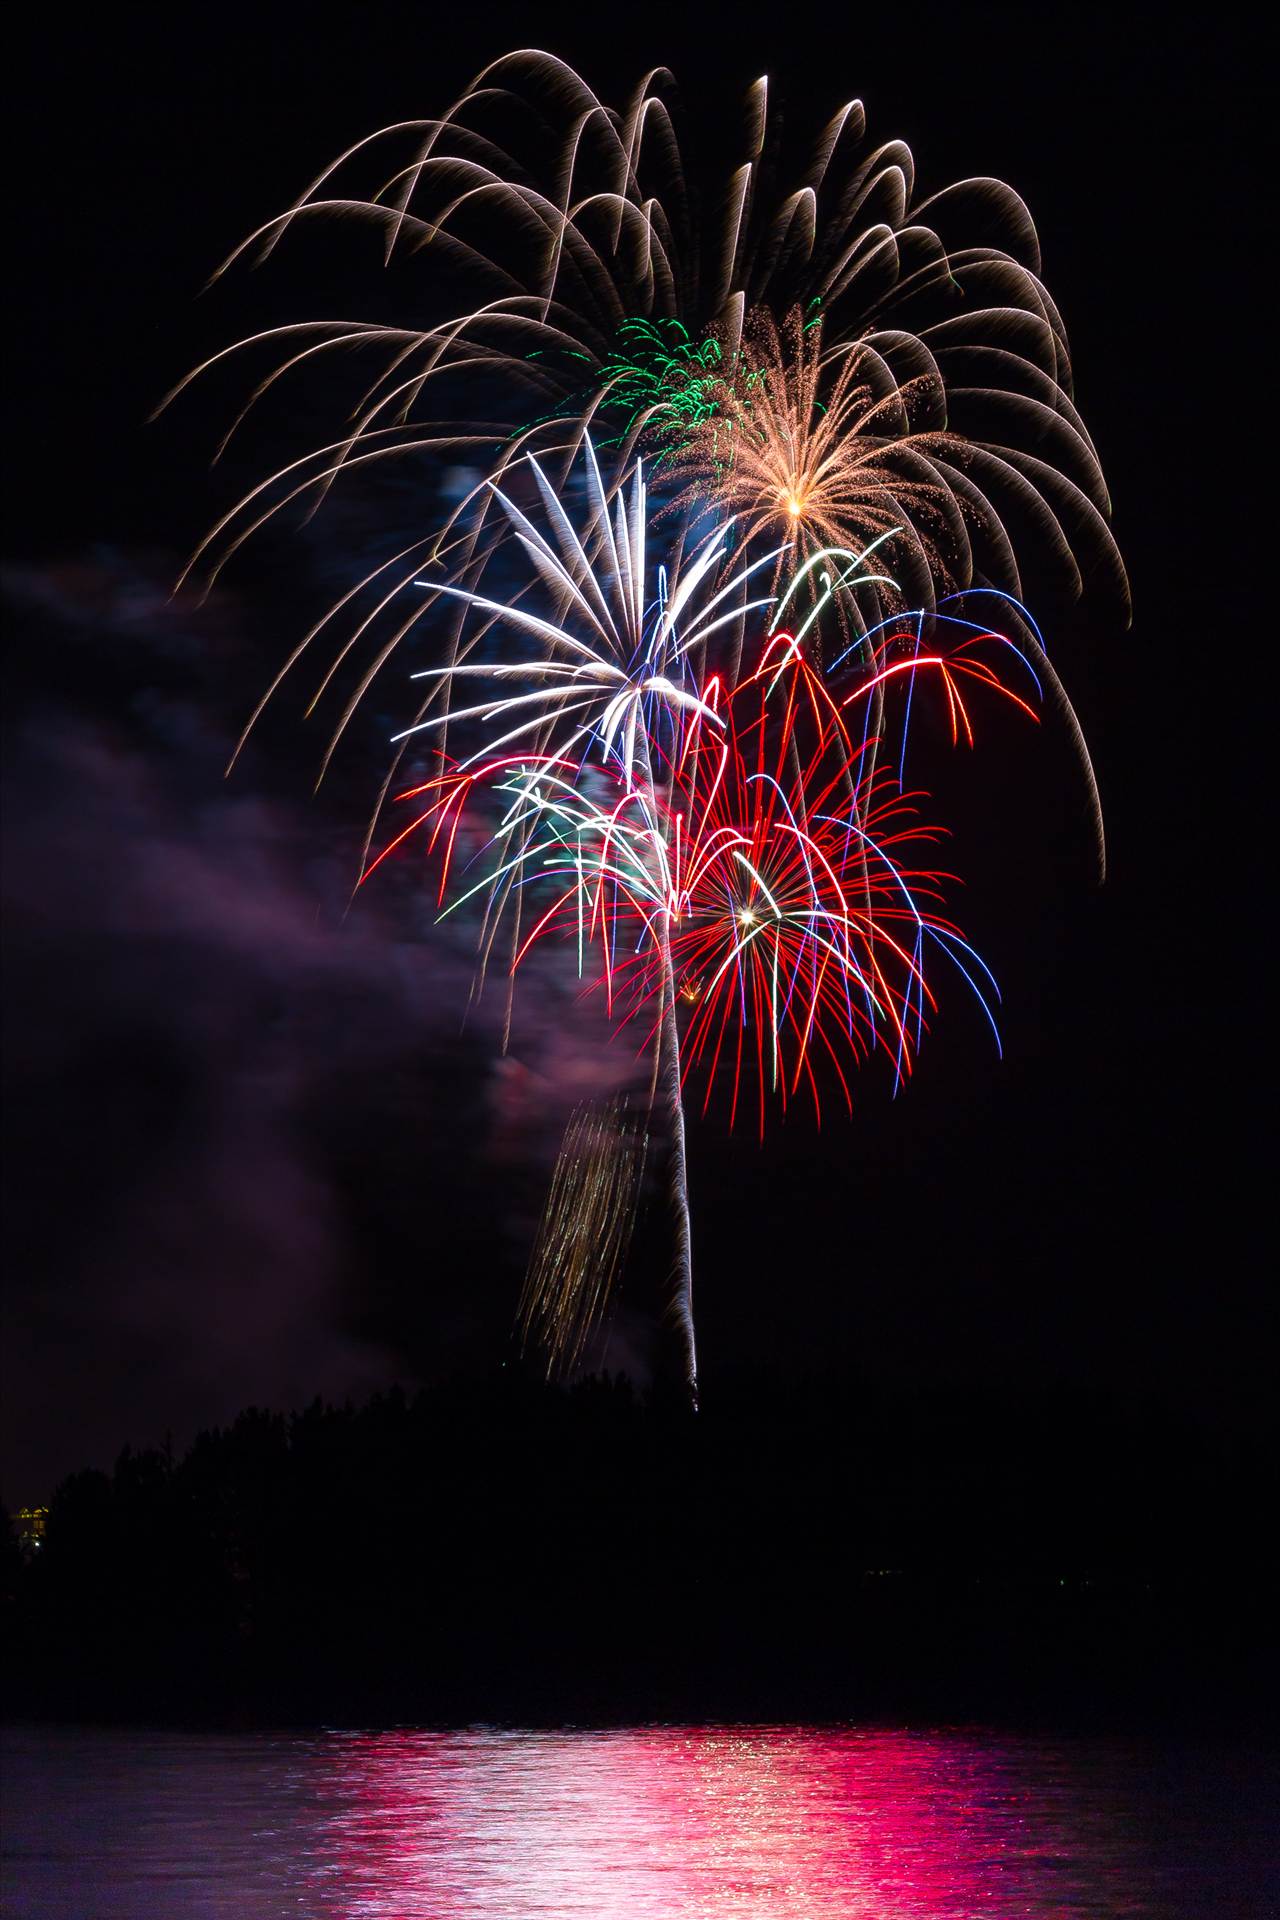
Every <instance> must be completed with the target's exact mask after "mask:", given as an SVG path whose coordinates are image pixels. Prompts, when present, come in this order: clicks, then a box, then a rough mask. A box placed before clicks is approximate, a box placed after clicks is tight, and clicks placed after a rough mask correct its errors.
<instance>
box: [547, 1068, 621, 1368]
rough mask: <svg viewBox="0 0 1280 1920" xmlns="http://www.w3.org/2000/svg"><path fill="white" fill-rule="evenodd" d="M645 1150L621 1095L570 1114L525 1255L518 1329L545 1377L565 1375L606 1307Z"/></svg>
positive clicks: (573, 1364) (613, 1283)
mask: <svg viewBox="0 0 1280 1920" xmlns="http://www.w3.org/2000/svg"><path fill="white" fill-rule="evenodd" d="M646 1150H647V1141H646V1133H645V1128H644V1124H643V1121H639V1122H637V1120H636V1118H635V1116H634V1115H633V1114H631V1113H630V1112H629V1111H628V1107H627V1102H626V1099H625V1096H621V1095H619V1096H616V1097H615V1098H614V1099H612V1100H610V1101H607V1102H605V1103H603V1104H600V1103H595V1102H591V1101H587V1102H584V1103H583V1104H582V1105H581V1106H579V1107H577V1108H576V1109H575V1110H574V1113H573V1114H572V1116H571V1118H570V1120H569V1124H568V1126H567V1128H566V1129H565V1135H564V1141H563V1144H562V1145H561V1148H560V1152H559V1156H558V1158H557V1160H556V1166H555V1172H554V1174H553V1175H552V1180H551V1191H550V1193H549V1195H548V1197H547V1203H546V1207H545V1208H544V1211H543V1215H542V1222H541V1225H540V1226H539V1229H538V1233H537V1237H536V1238H535V1240H534V1243H533V1249H532V1251H531V1253H530V1256H529V1266H528V1271H527V1274H526V1277H525V1284H524V1290H523V1292H522V1293H521V1296H520V1306H519V1311H518V1314H517V1325H518V1326H519V1328H520V1333H521V1337H522V1341H523V1343H524V1344H525V1345H526V1346H528V1345H530V1344H535V1345H537V1346H539V1347H541V1349H542V1351H543V1353H544V1355H545V1357H546V1365H547V1374H548V1377H550V1376H551V1375H552V1374H556V1373H558V1374H562V1375H567V1374H569V1373H572V1371H573V1370H574V1368H575V1367H576V1366H577V1365H578V1363H579V1361H580V1360H581V1359H582V1356H583V1353H584V1350H585V1348H586V1345H587V1341H588V1339H589V1338H590V1335H591V1332H592V1330H593V1328H594V1327H595V1326H597V1325H598V1324H599V1322H600V1320H601V1319H602V1318H603V1316H604V1314H605V1312H606V1311H607V1309H608V1306H609V1301H610V1299H611V1297H612V1294H613V1289H614V1287H615V1285H616V1283H617V1280H618V1277H619V1274H620V1273H621V1270H622V1267H623V1264H624V1262H625V1259H626V1254H627V1247H628V1244H629V1241H630V1234H631V1224H632V1221H633V1220H634V1217H635V1211H636V1206H637V1204H638V1201H639V1196H640V1182H641V1179H642V1177H643V1174H644V1165H645V1157H646Z"/></svg>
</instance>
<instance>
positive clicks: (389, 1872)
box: [320, 1728, 1149, 1920]
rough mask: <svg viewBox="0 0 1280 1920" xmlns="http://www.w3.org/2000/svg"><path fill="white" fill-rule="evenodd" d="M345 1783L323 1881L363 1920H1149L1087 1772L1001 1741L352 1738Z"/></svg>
mask: <svg viewBox="0 0 1280 1920" xmlns="http://www.w3.org/2000/svg"><path fill="white" fill-rule="evenodd" d="M330 1769H332V1771H331V1772H330ZM325 1771H326V1775H327V1778H326V1780H325V1792H326V1795H327V1796H332V1799H333V1801H336V1802H337V1803H338V1808H337V1810H335V1811H334V1812H333V1813H332V1815H331V1816H330V1819H329V1821H328V1822H327V1826H326V1837H325V1849H326V1854H327V1857H326V1858H325V1860H324V1863H323V1867H322V1869H321V1876H320V1877H321V1879H322V1880H327V1881H328V1884H329V1887H330V1888H331V1889H332V1890H333V1891H334V1893H335V1894H338V1890H339V1889H340V1890H341V1891H340V1895H339V1899H340V1906H339V1907H338V1908H337V1909H336V1910H340V1911H342V1912H344V1913H346V1914H348V1915H350V1916H352V1920H355V1917H356V1916H373V1915H377V1916H384V1915H385V1916H395V1920H446V1916H447V1917H448V1920H466V1917H467V1916H475V1915H486V1916H501V1917H502V1920H534V1917H535V1916H537V1917H538V1920H571V1917H572V1916H575V1915H582V1916H588V1915H589V1916H592V1920H774V1917H775V1916H777V1917H778V1920H781V1917H782V1916H786V1920H792V1917H793V1916H796V1917H799V1916H805V1917H806V1920H807V1917H808V1916H816V1917H817V1920H861V1917H863V1916H865V1917H866V1920H977V1916H980V1915H1010V1916H1012V1915H1014V1914H1017V1915H1023V1916H1025V1915H1033V1916H1045V1917H1046V1920H1048V1916H1053V1917H1054V1920H1062V1917H1063V1916H1066V1915H1075V1914H1080V1915H1084V1914H1099V1915H1104V1914H1105V1915H1115V1914H1117V1913H1120V1912H1124V1911H1131V1912H1142V1911H1149V1909H1146V1908H1145V1907H1143V1906H1142V1905H1141V1904H1140V1903H1137V1904H1132V1905H1129V1904H1127V1903H1126V1901H1125V1899H1124V1896H1123V1893H1122V1890H1121V1886H1120V1879H1123V1877H1124V1876H1123V1875H1120V1876H1119V1878H1118V1877H1117V1869H1118V1867H1119V1866H1120V1865H1121V1864H1122V1862H1123V1855H1124V1849H1123V1846H1122V1847H1121V1848H1120V1852H1119V1854H1117V1851H1116V1839H1117V1836H1116V1830H1115V1822H1114V1819H1113V1818H1108V1817H1107V1816H1106V1815H1105V1814H1102V1815H1100V1813H1099V1809H1098V1805H1097V1803H1096V1802H1094V1801H1093V1800H1092V1798H1091V1796H1090V1794H1089V1792H1088V1791H1087V1789H1086V1787H1085V1785H1084V1781H1083V1780H1082V1778H1081V1776H1080V1775H1079V1773H1078V1772H1077V1771H1074V1770H1072V1771H1071V1772H1070V1773H1069V1774H1068V1772H1067V1771H1065V1770H1064V1769H1062V1768H1061V1767H1060V1766H1058V1765H1055V1762H1054V1758H1053V1756H1052V1755H1051V1754H1050V1753H1048V1752H1043V1753H1042V1752H1039V1751H1038V1750H1037V1748H1036V1747H1035V1745H1034V1743H1029V1742H1017V1741H1001V1740H1000V1739H998V1738H995V1739H993V1737H992V1736H990V1735H986V1734H984V1735H982V1736H981V1737H980V1738H970V1737H968V1736H966V1735H963V1734H922V1733H898V1732H879V1731H862V1732H855V1731H835V1732H823V1731H820V1730H815V1729H806V1728H756V1729H753V1728H741V1729H687V1730H681V1729H647V1730H637V1731H629V1732H614V1733H572V1732H565V1733H499V1732H483V1731H481V1732H472V1733H461V1734H439V1733H436V1734H381V1735H371V1736H343V1737H341V1738H340V1739H337V1740H335V1742H334V1743H333V1745H332V1746H329V1747H328V1748H327V1750H326V1755H325Z"/></svg>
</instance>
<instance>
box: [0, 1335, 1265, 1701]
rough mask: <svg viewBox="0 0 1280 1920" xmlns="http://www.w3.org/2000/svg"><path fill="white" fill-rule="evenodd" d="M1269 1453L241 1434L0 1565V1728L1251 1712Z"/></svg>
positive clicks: (532, 1389) (443, 1418)
mask: <svg viewBox="0 0 1280 1920" xmlns="http://www.w3.org/2000/svg"><path fill="white" fill-rule="evenodd" d="M1274 1457H1275V1456H1274V1452H1273V1450H1272V1449H1271V1448H1270V1447H1268V1446H1267V1445H1266V1444H1265V1442H1264V1440H1263V1439H1262V1438H1261V1437H1260V1436H1256V1435H1255V1436H1254V1437H1253V1438H1252V1439H1245V1438H1240V1437H1236V1438H1234V1439H1231V1440H1227V1439H1224V1438H1222V1437H1221V1436H1219V1437H1218V1438H1217V1439H1210V1438H1208V1437H1206V1436H1205V1435H1204V1434H1202V1433H1198V1432H1197V1431H1196V1430H1195V1429H1194V1428H1193V1427H1192V1426H1189V1425H1187V1424H1186V1423H1185V1422H1180V1421H1179V1420H1177V1419H1175V1418H1173V1417H1171V1416H1169V1415H1161V1414H1160V1413H1159V1412H1158V1410H1153V1409H1151V1408H1144V1409H1136V1408H1134V1407H1131V1406H1130V1407H1116V1406H1108V1405H1105V1404H1103V1403H1100V1402H1093V1401H1089V1400H1087V1399H1083V1398H1081V1397H1079V1396H1074V1397H1072V1396H1061V1395H1052V1394H1043V1393H1041V1394H1030V1393H1028V1394H1027V1395H1026V1396H1023V1397H1014V1396H1005V1397H1003V1398H1001V1399H999V1400H993V1399H992V1398H990V1397H986V1398H984V1399H983V1400H981V1401H978V1400H969V1399H966V1398H965V1397H963V1396H956V1395H952V1396H939V1395H938V1394H936V1393H934V1394H931V1395H929V1396H924V1395H921V1396H911V1395H903V1394H899V1395H896V1396H892V1395H886V1394H884V1393H877V1392H873V1391H871V1390H870V1389H869V1388H868V1387H867V1385H866V1384H865V1383H863V1382H860V1381H858V1380H857V1379H854V1378H845V1377H838V1378H830V1377H827V1378H815V1379H812V1380H808V1381H803V1382H798V1383H795V1384H794V1385H791V1386H789V1387H787V1388H786V1389H780V1388H779V1387H778V1385H777V1383H776V1382H774V1383H768V1382H762V1381H756V1382H750V1381H737V1382H725V1383H721V1384H720V1385H719V1386H718V1387H717V1388H716V1389H715V1390H714V1391H713V1393H712V1394H711V1396H710V1397H709V1400H708V1402H707V1403H706V1404H705V1405H704V1410H703V1411H702V1412H701V1413H699V1414H697V1415H691V1414H689V1413H688V1412H687V1411H686V1410H685V1409H684V1408H683V1407H682V1406H680V1405H679V1404H678V1403H674V1402H671V1403H669V1402H667V1401H665V1400H664V1399H662V1398H661V1397H660V1396H659V1397H657V1398H655V1397H652V1396H648V1397H646V1396H641V1395H638V1394H637V1393H636V1392H634V1391H633V1389H632V1387H631V1386H630V1384H629V1383H628V1382H627V1381H626V1380H625V1379H622V1378H615V1379H611V1378H609V1377H608V1376H605V1377H604V1378H600V1379H593V1380H589V1381H586V1382H584V1383H582V1384H580V1385H578V1386H576V1387H574V1388H573V1389H571V1390H567V1391H565V1390H558V1389H555V1388H551V1387H548V1386H545V1385H543V1384H542V1383H541V1382H539V1381H536V1380H534V1379H533V1378H531V1377H530V1376H528V1375H527V1374H525V1373H523V1372H521V1371H520V1369H519V1368H518V1367H516V1366H514V1365H511V1366H508V1367H505V1368H503V1369H500V1370H499V1371H498V1372H497V1373H495V1375H494V1376H493V1377H492V1378H489V1379H486V1380H482V1381H470V1382H458V1383H455V1384H453V1385H451V1386H446V1387H441V1388H438V1389H433V1390H431V1391H424V1392H420V1393H417V1394H415V1395H413V1396H407V1395H405V1394H404V1393H402V1392H401V1391H399V1390H398V1389H397V1390H392V1391H391V1392H389V1393H385V1394H381V1395H378V1396H376V1397H375V1398H373V1399H372V1400H370V1401H369V1402H368V1404H366V1405H364V1406H360V1407H352V1406H343V1407H334V1406H328V1405H323V1404H321V1403H320V1402H319V1401H317V1402H316V1403H315V1404H313V1405H312V1406H310V1407H308V1408H307V1409H306V1410H305V1411H303V1412H301V1413H292V1414H288V1415H285V1414H281V1413H272V1412H265V1411H262V1410H260V1409H250V1410H249V1411H247V1412H246V1413H243V1414H242V1415H241V1416H240V1417H239V1418H238V1419H237V1420H236V1421H235V1422H234V1423H233V1424H232V1425H231V1426H229V1427H226V1428H224V1429H219V1430H215V1431H212V1432H207V1433H202V1434H200V1435H199V1437H198V1438H197V1439H196V1440H195V1442H194V1443H193V1444H192V1446H191V1447H190V1448H189V1450H188V1451H187V1452H186V1453H185V1454H184V1455H182V1457H181V1458H174V1457H173V1456H172V1454H171V1452H170V1451H168V1450H152V1451H144V1452H134V1451H128V1450H126V1451H125V1452H124V1453H122V1454H121V1456H120V1458H119V1460H118V1461H117V1463H116V1466H115V1469H114V1471H113V1472H112V1473H110V1474H107V1473H101V1472H97V1471H85V1472H81V1473H76V1474H73V1475H72V1476H71V1477H70V1478H69V1479H67V1480H66V1481H64V1482H63V1484H62V1485H61V1486H60V1487H59V1488H58V1489H57V1491H56V1493H55V1494H54V1496H53V1498H52V1500H51V1502H50V1512H49V1519H48V1527H47V1536H46V1539H45V1541H44V1543H43V1544H42V1545H41V1546H40V1547H39V1548H38V1549H35V1550H31V1549H28V1550H27V1551H25V1552H23V1551H21V1550H20V1549H19V1546H18V1544H17V1542H16V1540H15V1539H14V1537H13V1534H12V1530H11V1529H10V1531H9V1532H8V1534H7V1536H6V1545H5V1549H4V1553H5V1559H4V1577H3V1583H2V1584H3V1594H4V1600H3V1605H4V1614H5V1621H6V1636H5V1637H6V1640H7V1643H8V1652H7V1657H6V1659H5V1665H4V1673H5V1683H4V1684H5V1692H6V1705H7V1708H8V1710H9V1711H10V1712H16V1713H20V1714H41V1715H43V1714H54V1715H62V1716H74V1717H77V1718H101V1717H107V1718H135V1719H155V1718H177V1719H181V1720H192V1721H209V1720H213V1721H220V1722H221V1721H225V1722H232V1723H234V1722H238V1721H253V1722H263V1721H271V1722H284V1721H289V1722H299V1721H306V1722H315V1721H326V1722H330V1723H332V1722H342V1723H344V1724H353V1723H361V1722H372V1721H379V1722H385V1721H387V1720H392V1721H410V1720H415V1721H438V1722H445V1721H453V1722H456V1721H460V1720H461V1721H471V1720H513V1721H530V1722H532V1721H537V1722H560V1721H566V1720H583V1721H591V1720H596V1721H611V1720H632V1719H637V1718H639V1719H649V1718H654V1719H668V1720H685V1719H700V1718H706V1717H714V1718H731V1719H760V1718H800V1717H804V1718H819V1719H829V1718H838V1717H844V1716H847V1715H891V1716H897V1715H903V1716H906V1715H926V1716H929V1717H934V1718H953V1719H954V1718H963V1717H978V1716H992V1715H999V1716H1001V1717H1019V1718H1029V1719H1035V1718H1036V1717H1037V1716H1039V1715H1042V1714H1052V1715H1053V1716H1054V1717H1055V1718H1056V1719H1058V1720H1061V1718H1062V1716H1063V1715H1064V1714H1065V1715H1067V1716H1069V1717H1072V1718H1077V1717H1078V1718H1079V1719H1080V1720H1081V1721H1087V1722H1090V1723H1092V1722H1096V1721H1097V1720H1099V1719H1103V1720H1105V1719H1107V1718H1109V1717H1116V1718H1118V1719H1121V1720H1124V1721H1126V1722H1128V1721H1131V1720H1132V1718H1133V1716H1134V1714H1135V1713H1139V1712H1140V1713H1142V1714H1143V1715H1157V1716H1165V1715H1173V1716H1175V1717H1178V1718H1183V1717H1191V1718H1195V1719H1209V1720H1214V1719H1231V1720H1232V1721H1239V1720H1240V1719H1241V1718H1242V1717H1243V1718H1245V1719H1249V1720H1252V1719H1255V1718H1265V1716H1266V1714H1267V1713H1268V1711H1269V1704H1270V1702H1271V1699H1272V1697H1273V1694H1272V1683H1273V1680H1274V1668H1273V1665H1272V1663H1271V1655H1270V1653H1269V1651H1268V1649H1269V1647H1270V1645H1271V1643H1272V1623H1273V1620H1274V1618H1275V1617H1276V1616H1277V1608H1276V1601H1277V1594H1276V1590H1275V1586H1274V1583H1273V1582H1272V1581H1271V1579H1270V1577H1269V1575H1268V1574H1267V1572H1266V1570H1265V1561H1266V1541H1267V1538H1268V1536H1269V1530H1270V1528H1271V1526H1272V1525H1273V1522H1274V1515H1275V1512H1276V1511H1277V1510H1278V1509H1277V1502H1276V1497H1275V1496H1276V1487H1275V1476H1274Z"/></svg>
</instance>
